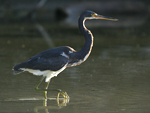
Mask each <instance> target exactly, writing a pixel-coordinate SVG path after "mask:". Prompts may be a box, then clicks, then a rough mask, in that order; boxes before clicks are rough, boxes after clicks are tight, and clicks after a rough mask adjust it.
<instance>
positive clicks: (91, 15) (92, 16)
mask: <svg viewBox="0 0 150 113" xmlns="http://www.w3.org/2000/svg"><path fill="white" fill-rule="evenodd" d="M83 15H84V18H85V19H103V20H112V21H117V20H118V19H116V18H112V17H106V16H102V15H98V14H97V13H95V12H93V11H85V12H84V13H83Z"/></svg>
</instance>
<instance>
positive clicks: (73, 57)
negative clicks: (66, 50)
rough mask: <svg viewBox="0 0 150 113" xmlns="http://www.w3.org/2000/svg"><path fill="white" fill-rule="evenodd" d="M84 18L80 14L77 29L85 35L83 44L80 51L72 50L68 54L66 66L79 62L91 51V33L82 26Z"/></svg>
mask: <svg viewBox="0 0 150 113" xmlns="http://www.w3.org/2000/svg"><path fill="white" fill-rule="evenodd" d="M85 20H86V19H85V18H84V16H80V18H79V20H78V24H79V29H80V31H81V33H82V34H83V35H84V37H85V44H84V46H83V48H82V49H81V50H80V51H78V52H73V53H71V54H70V61H69V63H68V67H70V66H76V65H79V64H81V63H82V62H84V61H85V60H86V59H87V58H88V56H89V55H90V53H91V50H92V46H93V35H92V33H91V32H90V30H88V29H87V28H86V27H85V26H84V22H85Z"/></svg>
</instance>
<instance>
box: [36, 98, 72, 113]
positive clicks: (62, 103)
mask: <svg viewBox="0 0 150 113" xmlns="http://www.w3.org/2000/svg"><path fill="white" fill-rule="evenodd" d="M53 100H56V102H57V105H56V106H54V105H53V106H49V105H48V101H53ZM67 103H69V98H67V99H66V98H46V99H45V98H44V100H43V105H42V106H36V107H35V108H34V111H35V113H40V111H41V112H42V113H43V111H44V112H45V113H49V110H50V109H61V108H63V107H64V106H67Z"/></svg>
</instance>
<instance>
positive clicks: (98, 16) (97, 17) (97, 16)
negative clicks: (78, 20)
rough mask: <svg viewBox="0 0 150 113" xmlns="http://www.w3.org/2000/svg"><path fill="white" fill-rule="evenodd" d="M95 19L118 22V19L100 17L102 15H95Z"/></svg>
mask: <svg viewBox="0 0 150 113" xmlns="http://www.w3.org/2000/svg"><path fill="white" fill-rule="evenodd" d="M95 18H96V19H103V20H112V21H118V19H116V18H112V17H106V16H102V15H96V16H95Z"/></svg>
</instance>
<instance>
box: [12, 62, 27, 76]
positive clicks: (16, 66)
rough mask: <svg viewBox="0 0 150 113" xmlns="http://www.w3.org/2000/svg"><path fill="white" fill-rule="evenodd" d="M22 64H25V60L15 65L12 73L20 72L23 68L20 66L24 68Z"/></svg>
mask: <svg viewBox="0 0 150 113" xmlns="http://www.w3.org/2000/svg"><path fill="white" fill-rule="evenodd" d="M24 66H25V62H22V63H20V64H17V65H15V66H14V67H13V69H12V70H13V71H14V75H17V74H20V73H22V72H23V70H22V69H21V68H24Z"/></svg>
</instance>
